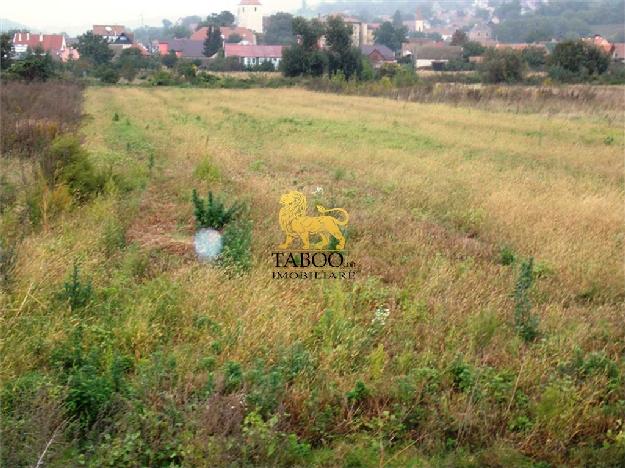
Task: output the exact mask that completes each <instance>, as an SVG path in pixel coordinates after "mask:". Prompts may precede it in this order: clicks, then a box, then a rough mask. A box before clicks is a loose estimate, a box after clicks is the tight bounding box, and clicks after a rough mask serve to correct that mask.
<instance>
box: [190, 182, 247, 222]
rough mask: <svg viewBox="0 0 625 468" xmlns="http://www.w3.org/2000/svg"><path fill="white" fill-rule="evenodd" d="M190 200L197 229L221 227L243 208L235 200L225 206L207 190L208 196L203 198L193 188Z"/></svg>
mask: <svg viewBox="0 0 625 468" xmlns="http://www.w3.org/2000/svg"><path fill="white" fill-rule="evenodd" d="M191 201H192V202H193V207H194V214H195V224H196V227H197V228H198V229H201V228H212V229H221V228H222V227H224V226H225V225H226V224H228V223H229V222H230V221H232V220H233V219H234V217H235V215H236V214H237V213H239V212H240V211H241V209H242V208H243V205H242V204H240V203H237V202H235V203H234V204H233V205H232V206H231V207H230V208H227V207H226V206H225V205H224V203H223V202H222V201H221V200H219V199H218V198H215V197H213V192H208V198H207V199H206V200H204V199H203V198H201V197H200V196H198V194H197V190H195V189H193V192H192V193H191Z"/></svg>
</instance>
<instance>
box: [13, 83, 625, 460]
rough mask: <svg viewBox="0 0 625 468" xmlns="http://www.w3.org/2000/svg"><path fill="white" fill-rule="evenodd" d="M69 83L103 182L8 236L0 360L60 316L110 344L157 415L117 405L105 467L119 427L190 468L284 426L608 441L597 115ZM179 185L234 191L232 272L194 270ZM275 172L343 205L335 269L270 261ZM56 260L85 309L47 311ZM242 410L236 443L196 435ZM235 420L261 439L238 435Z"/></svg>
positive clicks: (219, 434)
mask: <svg viewBox="0 0 625 468" xmlns="http://www.w3.org/2000/svg"><path fill="white" fill-rule="evenodd" d="M86 97H87V99H86V108H85V111H86V113H87V114H88V116H89V117H88V120H87V123H86V126H85V128H84V134H85V136H86V143H87V146H88V148H89V149H90V150H91V152H92V155H93V158H94V162H95V163H96V164H98V165H100V166H101V167H108V166H110V167H112V170H113V171H114V172H117V173H120V174H121V175H122V176H123V177H122V180H123V183H118V184H117V185H115V184H112V186H111V187H109V188H108V190H107V193H106V194H105V195H104V196H102V197H100V198H99V199H98V200H96V201H95V202H93V203H91V204H89V205H88V206H85V207H82V208H79V209H76V210H74V212H72V213H69V214H67V215H66V217H65V219H64V220H63V221H62V222H59V223H58V224H57V226H55V228H54V229H53V230H51V231H50V232H48V233H42V234H39V235H34V236H32V237H31V238H29V239H28V240H27V241H26V242H25V243H24V245H22V246H21V252H22V255H21V256H20V261H19V263H18V266H17V268H16V278H15V282H16V284H17V286H16V287H15V290H14V293H13V294H12V296H11V297H10V298H8V299H7V304H9V305H10V308H11V310H12V312H11V313H10V314H9V315H8V317H7V321H8V322H7V323H6V325H7V328H6V329H7V331H6V336H5V339H4V347H5V350H6V352H4V353H3V355H4V357H3V362H2V364H3V365H2V368H3V377H4V378H5V379H10V378H16V377H18V376H20V375H24V374H27V373H28V372H32V371H33V370H37V369H39V370H41V369H46V367H47V366H48V364H47V363H48V361H49V356H50V353H51V352H52V351H53V350H54V349H55V348H58V346H59V345H58V343H62V342H64V341H67V340H69V337H70V335H71V333H72V328H73V327H75V326H76V325H77V323H79V322H82V323H84V324H86V325H87V327H88V328H87V330H86V331H85V332H84V333H85V334H86V337H85V343H90V342H91V343H99V345H98V346H110V348H106V349H109V352H112V351H111V350H112V349H115V350H119V352H122V353H123V354H124V355H128V356H131V357H132V359H133V360H134V365H133V366H132V369H131V370H130V371H129V373H128V377H127V378H128V380H129V382H131V384H132V385H134V386H135V387H136V388H139V389H140V390H139V391H138V393H139V394H138V395H134V397H135V398H136V399H137V400H138V401H140V402H141V405H147V407H148V408H150V411H152V413H153V414H154V415H160V414H161V413H162V412H167V411H169V410H168V409H167V408H169V409H170V410H172V411H175V412H177V413H176V414H178V416H177V418H178V419H176V418H174V420H171V421H170V420H167V421H168V422H165V423H163V422H162V421H161V423H162V424H165V426H167V427H168V429H167V430H166V431H165V430H161V431H160V432H159V431H156V432H157V433H155V432H154V429H153V428H150V427H147V428H146V427H145V424H150V423H146V422H145V421H144V422H142V423H138V422H137V418H138V416H137V413H138V410H137V408H136V407H132V405H133V404H134V403H127V404H128V405H130V409H129V410H128V411H126V414H125V415H122V414H118V415H116V416H114V417H113V419H114V420H115V421H116V424H117V425H116V429H111V428H110V427H108V426H106V425H104V426H103V427H105V428H107V429H106V430H108V431H111V433H112V441H109V442H102V443H101V444H100V445H99V446H97V447H96V448H95V449H94V450H93V452H92V453H91V454H90V455H89V456H91V457H93V458H92V459H93V460H100V461H101V460H110V461H116V460H117V459H115V458H114V457H115V456H116V455H115V453H117V452H115V450H113V451H111V447H113V448H115V447H117V446H116V445H115V444H122V441H125V440H126V441H127V439H128V434H132V433H133V431H138V432H139V433H140V434H141V437H142V440H144V444H145V445H146V446H148V447H149V448H150V450H151V452H149V453H152V454H153V453H160V452H159V450H160V451H162V452H166V451H167V449H166V447H165V446H167V447H169V445H172V444H173V445H174V446H176V447H178V448H177V449H176V450H178V452H180V451H182V452H184V457H183V458H184V462H185V463H187V464H194V463H200V462H206V463H208V464H211V463H210V460H212V461H213V463H223V462H224V461H227V460H228V459H229V457H233V456H234V455H233V453H236V454H237V456H244V457H248V462H251V463H268V464H275V463H277V464H289V463H290V464H292V463H304V462H303V461H302V459H297V457H296V456H295V455H293V453H290V452H289V455H288V457H286V458H284V457H282V458H275V455H272V454H273V450H272V451H271V453H270V454H268V452H269V449H267V448H266V447H265V446H264V445H263V444H266V445H268V446H270V442H269V441H268V440H269V439H271V440H279V437H280V435H279V434H281V433H284V434H294V435H295V437H296V438H297V440H299V441H300V442H301V443H310V444H311V446H312V447H313V454H312V459H310V458H304V460H305V463H317V464H326V465H333V464H335V463H336V461H337V460H339V461H340V462H339V464H342V463H349V462H350V461H354V460H356V461H359V462H362V463H364V464H366V463H368V462H372V463H374V464H378V462H380V463H382V464H383V463H384V462H386V461H389V460H390V464H391V465H392V464H397V465H398V466H401V465H404V464H405V463H407V462H408V461H416V460H421V461H425V460H429V461H430V462H432V463H434V464H436V463H439V462H440V463H443V462H445V463H452V464H453V463H460V461H462V462H466V463H471V462H475V463H478V464H484V463H492V464H495V465H496V464H497V463H500V464H508V465H509V464H517V465H518V464H521V463H529V459H532V460H534V461H538V460H542V461H548V462H551V463H562V462H568V463H590V462H592V461H593V460H594V461H596V460H599V459H601V460H603V459H605V460H614V459H616V458H615V457H618V456H620V455H619V452H618V450H619V448H618V447H619V443H620V442H618V440H620V439H618V437H619V436H618V434H622V428H621V426H619V424H620V423H619V422H618V421H619V417H621V416H622V412H623V403H622V401H621V402H619V397H618V393H619V388H620V389H621V390H622V383H623V380H622V379H623V367H624V364H623V353H624V352H625V347H624V343H625V331H624V330H623V327H622V324H623V320H624V319H625V317H624V315H623V310H622V300H623V298H624V294H623V264H622V248H623V211H622V200H623V158H622V153H623V146H624V141H623V134H622V129H621V128H620V127H619V126H618V125H616V124H611V123H609V122H606V121H600V120H594V119H590V118H588V119H583V118H575V119H566V118H558V119H549V118H547V116H544V115H531V114H528V115H522V114H511V113H493V112H486V111H478V110H475V109H469V108H462V107H451V106H444V105H420V104H412V103H399V102H393V101H388V100H381V99H374V98H371V99H370V98H354V97H337V96H330V95H325V94H315V93H311V92H306V91H302V90H292V89H289V90H246V91H225V90H214V91H206V90H191V89H184V90H183V89H158V90H152V89H150V90H148V89H139V88H131V89H121V88H99V89H89V90H87V95H86ZM115 114H117V116H118V119H115V120H114V119H113V117H114V115H115ZM192 188H197V189H198V190H200V192H206V191H207V190H208V189H210V190H212V191H214V192H218V193H220V194H222V196H223V197H224V198H227V199H229V200H234V199H242V200H245V201H247V202H249V205H250V208H251V217H252V219H253V222H254V231H253V235H254V242H253V255H254V266H253V268H252V270H251V271H250V272H249V273H247V274H245V275H244V276H242V277H229V276H227V275H225V274H224V273H223V271H221V270H220V269H219V268H212V267H209V266H203V265H198V264H197V263H196V262H195V260H194V259H193V255H192V252H191V247H190V240H191V237H192V234H193V213H192V207H191V203H190V193H191V189H192ZM319 188H321V190H319ZM291 189H298V190H301V191H303V192H304V193H306V195H307V196H308V199H309V206H310V208H309V209H310V212H311V213H312V211H313V207H314V204H315V203H316V202H321V203H322V204H323V205H324V206H328V207H333V206H340V207H344V208H345V209H347V210H348V211H349V213H350V226H349V229H348V241H347V242H348V249H349V254H350V256H351V258H352V259H353V260H354V261H355V262H356V263H357V264H358V266H359V275H358V279H357V280H356V281H355V282H353V283H352V282H342V283H337V282H317V283H311V282H305V281H302V282H297V281H288V282H285V281H276V280H272V279H271V257H270V251H271V249H272V248H273V247H274V246H275V245H277V244H278V243H280V242H281V241H282V238H281V236H282V233H281V232H280V229H279V226H278V222H277V216H278V210H279V204H278V200H279V197H280V195H281V194H282V193H284V192H286V191H288V190H291ZM529 257H534V259H535V262H536V269H537V274H536V284H535V286H534V287H533V289H532V292H531V299H532V304H533V307H532V313H533V314H535V315H536V316H538V317H539V318H540V326H539V329H540V332H541V335H540V339H539V340H538V341H536V342H533V343H529V344H528V343H524V342H523V340H522V339H521V338H520V337H519V336H518V335H517V334H516V332H515V329H514V321H513V307H514V305H513V301H512V297H511V296H512V292H513V289H514V285H515V281H516V278H517V276H518V269H519V264H520V262H521V261H522V260H524V259H526V258H529ZM512 258H514V261H512V260H511V259H512ZM75 259H79V260H80V262H81V265H82V268H83V273H84V274H85V275H87V276H88V277H89V278H91V279H92V281H93V285H94V289H95V290H96V291H97V302H98V303H97V304H95V305H93V306H92V307H91V309H88V310H87V312H86V313H85V315H83V316H82V317H77V316H76V315H75V314H74V313H72V311H68V310H63V309H62V308H61V309H55V310H56V311H55V312H54V313H50V310H51V309H50V307H49V306H48V305H47V304H49V303H54V294H55V292H56V291H58V289H59V288H60V287H61V283H62V282H63V281H64V278H65V277H66V275H67V274H68V272H69V268H70V265H71V263H72V262H73V261H74V260H75ZM387 309H388V317H386V313H385V312H384V311H385V310H387ZM380 311H382V313H381V312H380ZM102 343H105V344H106V345H103V344H102ZM170 361H171V362H173V363H174V364H171V366H170V367H168V366H169V364H163V363H164V362H170ZM209 362H210V364H209ZM237 366H239V367H237ZM285 367H286V368H288V369H290V370H289V371H288V372H286V371H283V369H284V368H285ZM236 369H240V372H241V377H240V378H241V383H240V386H237V385H234V384H233V385H234V386H233V387H232V388H230V384H229V382H230V383H231V382H232V379H235V380H236V378H237V377H236V376H237V375H238V373H237V371H236ZM276 369H279V371H278V370H276ZM284 372H286V374H284ZM289 372H292V374H290V373H289ZM287 374H288V377H286V376H285V375H287ZM272 379H273V380H272ZM211 382H213V383H212V384H211ZM359 382H361V383H362V385H363V386H359V385H360V384H359ZM210 385H214V388H216V389H217V391H216V392H215V391H213V393H211V392H210V391H209V392H208V393H206V395H207V396H205V397H202V396H201V395H204V393H203V392H205V391H206V388H208V387H210ZM228 389H229V390H228ZM621 400H622V399H621ZM129 401H131V402H132V401H134V400H132V399H129ZM198 408H200V410H198ZM254 408H257V410H258V412H259V414H260V415H261V420H260V422H258V420H256V419H253V418H252V419H249V414H250V411H252V410H253V409H254ZM152 413H150V414H152ZM254 414H256V413H254ZM246 415H247V417H246ZM272 415H277V416H278V417H277V420H276V421H277V422H276V423H271V421H272V419H271V416H272ZM155 417H156V416H155ZM139 419H140V418H139ZM142 421H143V420H142ZM176 421H178V422H182V427H183V428H184V430H183V429H176V428H177V427H180V426H176V425H175V424H176ZM154 424H156V423H154ZM168 424H169V425H171V427H170V426H168ZM272 424H276V425H275V426H274V425H272ZM239 426H243V427H244V428H247V430H248V432H245V434H247V438H246V439H245V442H241V443H240V444H239V445H242V446H243V447H248V446H249V447H248V448H247V449H246V450H248V451H249V453H248V452H245V453H244V454H243V455H241V453H238V452H236V450H235V449H232V448H227V444H225V445H224V444H222V443H221V442H219V441H223V438H225V440H237V439H236V438H237V437H240V434H239V432H238V431H237V429H236V428H237V427H239ZM250 428H251V429H253V430H255V431H257V432H258V433H262V434H265V433H266V437H265V439H266V440H265V439H263V438H262V437H260V439H261V440H260V441H258V440H256V439H254V441H253V442H249V438H250V437H251V436H249V434H250V430H251V429H250ZM262 431H265V432H262ZM619 431H621V432H619ZM252 434H257V433H256V432H253V431H252ZM48 436H49V434H48ZM40 438H41V440H43V441H44V443H45V441H47V440H48V439H46V434H45V433H42V434H41V435H40ZM228 438H230V439H228ZM233 438H234V439H233ZM252 438H253V437H252ZM174 442H175V443H174ZM124 443H126V444H127V442H124ZM107 444H108V445H107ZM167 444H169V445H167ZM176 444H180V446H178V445H176ZM212 444H218V448H217V447H215V446H213V445H212ZM246 444H248V445H246ZM250 444H251V445H250ZM133 447H134V446H133ZM298 447H299V448H298ZM601 447H603V448H601ZM133 450H136V452H137V453H135V455H134V456H136V457H137V458H136V459H137V460H142V462H143V463H149V462H151V463H154V458H150V456H152V457H153V455H146V454H145V453H143V452H141V450H139V449H136V448H133ZM294 450H295V452H297V453H299V452H301V451H302V449H301V447H300V446H299V445H296V446H295V449H294ZM298 450H299V452H298ZM278 452H281V451H280V450H279V451H278ZM146 453H147V452H146ZM476 454H477V455H476ZM300 455H301V453H300ZM298 456H299V455H298ZM107 457H108V458H107ZM146 457H147V458H146ZM210 457H213V458H210ZM272 457H274V458H272ZM289 457H291V458H289ZM293 457H295V459H294V458H293ZM475 457H477V458H475ZM525 457H529V458H528V459H526V458H525ZM601 457H603V458H601ZM146 460H147V461H146ZM207 460H209V462H207ZM311 460H312V461H311ZM117 462H119V460H117Z"/></svg>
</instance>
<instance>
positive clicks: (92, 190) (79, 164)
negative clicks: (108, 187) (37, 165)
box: [41, 135, 105, 201]
mask: <svg viewBox="0 0 625 468" xmlns="http://www.w3.org/2000/svg"><path fill="white" fill-rule="evenodd" d="M41 166H42V172H43V174H44V176H45V177H46V179H47V180H48V183H49V184H50V186H56V185H57V184H66V185H67V186H68V187H69V189H70V192H71V194H72V196H73V197H74V198H75V199H76V200H79V201H81V200H86V199H88V198H90V197H91V196H92V195H94V194H97V193H100V192H101V191H102V189H103V188H104V183H105V180H104V176H103V174H100V173H98V172H97V171H96V170H95V169H94V167H93V165H92V164H91V161H90V160H89V154H88V153H87V151H86V150H85V149H83V148H82V146H81V144H80V141H79V140H78V137H76V136H73V135H64V136H60V137H57V138H56V139H55V140H54V141H53V142H52V145H51V146H50V149H49V150H48V151H47V153H46V156H45V157H44V159H43V160H42V164H41Z"/></svg>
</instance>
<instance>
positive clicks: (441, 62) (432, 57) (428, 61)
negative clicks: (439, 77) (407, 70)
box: [406, 43, 462, 70]
mask: <svg viewBox="0 0 625 468" xmlns="http://www.w3.org/2000/svg"><path fill="white" fill-rule="evenodd" d="M406 56H410V57H411V58H412V61H413V63H414V65H415V68H417V69H424V68H425V69H427V68H429V69H432V70H442V69H443V67H444V66H445V64H446V63H447V62H449V61H450V60H458V59H460V58H462V47H460V46H449V45H445V44H443V43H436V44H434V45H424V46H415V47H412V48H411V49H410V50H409V51H407V53H406Z"/></svg>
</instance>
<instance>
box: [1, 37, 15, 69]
mask: <svg viewBox="0 0 625 468" xmlns="http://www.w3.org/2000/svg"><path fill="white" fill-rule="evenodd" d="M0 41H1V42H2V47H1V49H0V66H1V68H2V70H6V69H7V68H9V67H10V66H11V63H12V62H13V44H12V42H11V36H10V35H9V34H7V33H4V34H2V35H1V36H0Z"/></svg>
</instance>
